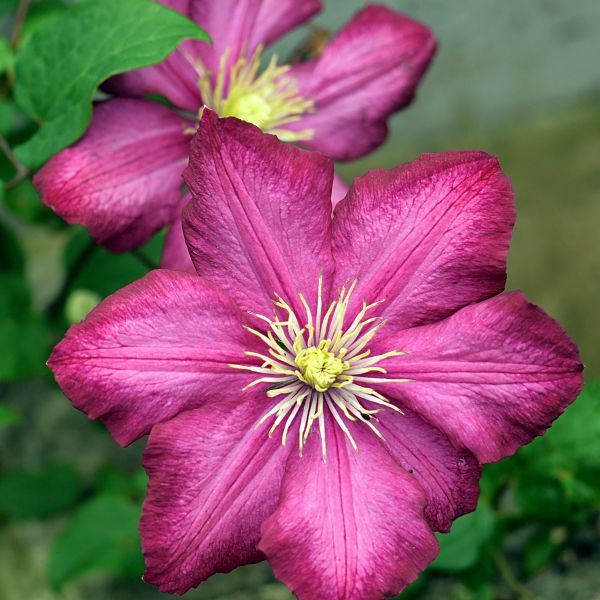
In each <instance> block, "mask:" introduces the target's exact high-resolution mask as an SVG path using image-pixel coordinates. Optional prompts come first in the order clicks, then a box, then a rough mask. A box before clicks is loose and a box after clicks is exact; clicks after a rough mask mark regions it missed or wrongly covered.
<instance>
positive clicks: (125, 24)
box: [15, 0, 209, 166]
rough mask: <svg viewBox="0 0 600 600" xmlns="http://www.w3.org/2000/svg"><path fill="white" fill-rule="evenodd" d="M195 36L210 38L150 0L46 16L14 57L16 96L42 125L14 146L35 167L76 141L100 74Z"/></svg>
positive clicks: (96, 3)
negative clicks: (18, 144)
mask: <svg viewBox="0 0 600 600" xmlns="http://www.w3.org/2000/svg"><path fill="white" fill-rule="evenodd" d="M190 38H191V39H196V40H205V41H209V37H208V35H207V34H206V32H205V31H203V30H202V29H201V28H200V27H198V26H197V25H196V24H195V23H193V22H192V21H190V20H188V19H186V18H185V17H183V16H182V15H180V14H179V13H176V12H174V11H172V10H170V9H168V8H166V7H164V6H162V5H161V4H159V3H156V2H152V1H151V0H92V1H87V2H82V3H80V4H77V5H75V6H73V7H72V8H70V9H69V10H67V11H65V12H64V13H62V14H61V15H59V16H55V17H53V18H49V19H48V20H47V21H45V22H44V23H42V24H41V25H40V26H39V27H38V28H37V29H36V30H35V31H34V32H33V34H32V35H31V38H30V39H29V41H28V43H27V44H26V45H25V47H24V48H23V49H22V50H21V52H20V53H19V54H18V56H17V60H16V89H15V97H16V99H17V102H18V104H19V105H20V106H21V108H22V109H23V110H24V111H25V112H26V113H27V114H28V115H29V116H31V117H32V118H34V119H35V120H36V121H37V122H38V123H39V124H40V129H39V130H38V132H37V133H36V134H35V135H34V136H33V137H32V138H31V139H29V140H28V141H27V142H25V143H24V144H22V145H21V146H18V147H17V148H16V149H15V153H16V154H17V156H18V157H19V159H20V160H21V161H22V162H23V163H25V164H27V165H29V166H36V165H38V164H40V163H41V162H43V161H45V160H46V159H48V158H49V157H50V156H51V155H52V154H54V153H56V152H58V151H59V150H62V149H63V148H65V147H66V146H68V145H69V144H71V143H72V142H74V141H75V140H76V139H77V138H78V137H79V136H80V135H81V134H82V133H83V131H84V130H85V128H86V126H87V124H88V123H89V121H90V118H91V111H92V104H91V103H92V97H93V95H94V92H95V90H96V88H97V87H98V85H99V84H100V83H101V82H102V81H104V80H105V79H107V78H108V77H110V76H111V75H115V74H117V73H122V72H124V71H129V70H131V69H136V68H139V67H145V66H148V65H152V64H155V63H158V62H160V61H161V60H163V59H164V58H166V57H167V56H168V55H169V54H170V53H171V52H172V51H173V50H174V49H175V48H176V47H177V46H178V45H179V43H180V42H182V41H183V40H184V39H190Z"/></svg>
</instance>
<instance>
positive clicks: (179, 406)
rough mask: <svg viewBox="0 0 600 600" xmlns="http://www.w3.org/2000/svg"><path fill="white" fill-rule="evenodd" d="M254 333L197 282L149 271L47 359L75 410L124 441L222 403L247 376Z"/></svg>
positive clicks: (77, 327)
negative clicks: (237, 366)
mask: <svg viewBox="0 0 600 600" xmlns="http://www.w3.org/2000/svg"><path fill="white" fill-rule="evenodd" d="M254 339H255V338H254V336H251V335H250V334H248V333H247V332H246V331H245V330H244V329H243V328H242V315H241V312H240V310H239V309H238V308H237V306H236V305H235V304H234V303H233V301H232V300H231V299H229V298H228V297H227V296H226V295H225V294H223V293H222V292H220V291H219V290H217V289H216V288H214V287H213V286H212V285H210V284H209V283H207V282H206V281H204V280H202V279H200V278H199V277H197V276H196V275H190V274H188V273H177V272H173V271H152V272H151V273H149V274H148V275H146V276H145V277H144V278H143V279H140V280H138V281H136V282H134V283H132V284H130V285H128V286H127V287H125V288H123V289H122V290H120V291H118V292H117V293H115V294H113V295H112V296H109V297H108V298H107V299H106V300H104V301H103V302H102V303H101V304H100V305H98V306H97V307H96V308H95V309H94V310H93V311H92V312H91V313H90V314H89V315H88V317H87V318H86V319H85V320H84V321H83V322H82V323H80V324H77V325H73V326H72V327H71V328H70V329H69V331H68V332H67V334H66V335H65V337H64V338H63V340H62V341H61V342H60V343H59V344H58V345H57V346H56V348H55V349H54V351H53V352H52V356H51V357H50V360H49V361H48V366H49V367H50V369H52V371H53V373H54V376H55V378H56V380H57V382H58V383H59V385H60V387H61V388H62V390H63V391H64V393H65V395H66V396H67V397H68V398H69V399H70V400H71V402H72V403H73V405H74V406H75V408H78V409H79V410H81V411H83V412H84V413H86V414H87V415H88V417H89V418H90V419H101V420H102V421H103V422H104V423H105V425H106V426H107V428H108V429H109V430H110V432H111V433H112V435H113V436H114V437H115V439H116V440H117V441H118V442H119V443H121V444H123V445H126V444H129V443H131V442H133V441H134V440H136V439H137V438H139V437H140V436H142V435H144V434H146V433H148V432H149V431H150V428H151V427H152V426H153V425H155V424H156V423H160V422H162V421H165V420H167V419H170V418H172V417H174V416H175V415H177V414H178V413H179V412H181V411H182V410H187V409H190V408H196V407H198V406H202V405H203V404H204V403H206V402H214V401H220V400H222V399H223V397H224V394H223V390H224V389H228V388H231V389H233V390H236V391H237V390H241V388H242V387H243V386H244V385H245V384H246V383H248V381H250V380H251V379H252V378H251V377H250V378H249V377H248V375H246V374H244V373H245V372H242V371H238V370H235V369H232V368H231V367H229V366H228V363H232V362H234V363H239V362H243V361H244V360H245V357H244V351H245V350H249V349H252V348H253V344H254Z"/></svg>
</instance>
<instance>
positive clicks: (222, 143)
mask: <svg viewBox="0 0 600 600" xmlns="http://www.w3.org/2000/svg"><path fill="white" fill-rule="evenodd" d="M332 177H333V164H332V162H331V161H330V160H329V159H327V158H326V157H324V156H322V155H320V154H318V153H316V152H308V151H306V150H301V149H299V148H296V147H294V146H292V145H291V144H286V143H284V142H280V141H279V140H278V139H277V138H276V137H275V136H272V135H267V134H264V133H262V132H261V131H260V130H259V129H258V128H256V127H254V126H253V125H250V124H249V123H245V122H243V121H240V120H238V119H233V118H229V119H219V118H217V116H216V115H215V113H214V112H212V111H209V110H205V111H204V116H203V117H202V120H201V122H200V125H199V129H198V132H197V133H196V135H195V136H194V139H193V141H192V145H191V151H190V163H189V167H188V169H187V170H186V173H185V179H186V182H187V184H188V186H189V188H190V191H191V193H192V201H191V202H190V203H189V204H188V205H187V206H186V208H185V210H184V213H183V230H184V233H185V237H186V241H187V244H188V247H189V249H190V254H191V257H192V261H193V262H194V265H195V267H196V271H197V272H198V273H199V274H200V275H202V276H204V277H206V278H208V279H210V280H211V281H214V282H215V283H217V284H218V285H219V286H221V287H222V288H224V289H225V290H227V292H228V293H229V294H230V295H231V296H232V297H234V298H235V299H236V300H237V301H238V302H239V304H240V305H241V306H242V307H243V308H245V309H249V310H253V311H257V312H263V314H268V315H270V314H271V313H272V300H273V298H274V294H275V293H278V294H280V295H281V296H283V297H284V298H286V299H287V300H288V301H289V302H292V303H294V305H295V306H296V307H297V308H298V306H297V304H298V295H297V294H298V290H300V291H302V292H304V293H305V294H307V295H309V296H310V297H312V296H313V295H314V294H315V293H316V288H317V283H318V279H319V275H320V274H321V273H323V276H324V279H325V280H327V276H328V275H329V274H330V273H331V271H332V270H333V262H332V258H331V246H330V223H331V186H332ZM298 310H299V311H300V310H302V307H301V305H300V307H299V308H298Z"/></svg>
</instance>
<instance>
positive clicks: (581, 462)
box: [518, 381, 600, 474]
mask: <svg viewBox="0 0 600 600" xmlns="http://www.w3.org/2000/svg"><path fill="white" fill-rule="evenodd" d="M599 414H600V382H598V381H591V382H589V383H587V384H586V386H585V388H584V389H583V391H582V392H581V395H580V396H579V398H577V400H575V402H574V403H573V404H572V405H571V406H569V408H567V410H566V411H565V413H564V414H563V415H562V416H561V417H560V418H559V419H558V420H557V421H556V422H555V423H554V425H552V427H551V428H550V429H549V430H548V431H547V432H546V434H545V435H543V436H542V437H539V438H537V439H536V440H534V441H533V442H532V443H531V444H529V446H526V447H525V448H523V449H522V450H521V451H520V452H519V455H518V458H519V459H520V460H521V461H524V462H525V463H526V465H527V468H528V469H529V470H532V469H535V470H537V471H538V472H540V473H544V474H547V473H555V474H561V473H567V474H568V473H572V472H573V471H576V470H581V469H584V468H587V469H599V470H600V419H598V415H599Z"/></svg>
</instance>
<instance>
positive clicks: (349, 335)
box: [229, 278, 411, 461]
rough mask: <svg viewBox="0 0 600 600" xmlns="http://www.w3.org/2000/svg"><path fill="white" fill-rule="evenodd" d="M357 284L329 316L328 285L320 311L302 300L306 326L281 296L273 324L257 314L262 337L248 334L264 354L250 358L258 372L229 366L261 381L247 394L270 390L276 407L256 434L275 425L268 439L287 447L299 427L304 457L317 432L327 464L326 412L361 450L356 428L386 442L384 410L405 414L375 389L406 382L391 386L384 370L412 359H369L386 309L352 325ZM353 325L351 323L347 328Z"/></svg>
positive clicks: (362, 314) (366, 313)
mask: <svg viewBox="0 0 600 600" xmlns="http://www.w3.org/2000/svg"><path fill="white" fill-rule="evenodd" d="M355 286H356V281H355V282H354V283H353V284H352V285H350V286H349V287H344V288H342V289H341V290H340V293H339V296H338V298H337V300H335V301H334V302H332V303H331V305H330V306H329V308H328V309H327V310H326V311H323V308H324V307H323V302H322V287H323V286H322V279H321V278H319V284H318V291H317V302H316V310H315V311H313V310H311V308H310V306H309V304H308V302H307V301H306V298H305V297H304V296H303V295H302V294H299V298H300V301H301V304H302V306H303V307H304V312H305V314H303V315H302V316H301V318H302V320H300V318H299V317H298V316H296V314H295V312H294V310H293V309H292V308H291V307H290V305H289V304H288V303H287V302H286V301H285V300H284V299H283V298H281V297H280V296H276V299H275V302H274V304H275V309H274V314H273V317H272V318H270V317H267V316H264V315H259V314H256V313H251V314H252V315H253V316H254V317H255V318H257V319H259V320H260V321H262V322H264V323H265V324H266V327H265V328H264V330H259V329H253V328H247V329H248V331H250V332H251V333H252V334H254V335H255V336H257V337H258V338H259V339H260V340H261V342H263V343H264V345H265V352H264V353H260V352H246V355H247V356H250V357H253V358H256V359H258V360H259V361H260V365H258V364H257V365H241V364H231V365H229V366H230V367H232V368H234V369H243V370H246V371H251V372H253V373H256V374H257V375H258V377H257V378H256V379H255V380H254V381H252V382H251V383H250V384H248V385H247V386H246V387H247V388H250V387H254V386H258V385H263V386H264V392H265V395H266V397H267V398H270V399H273V400H274V404H273V406H272V407H271V409H270V410H268V411H267V412H266V413H265V414H264V415H263V416H262V417H261V419H260V420H259V422H258V423H257V426H261V425H263V424H264V423H265V422H267V421H270V429H269V437H271V436H272V435H273V434H274V433H275V431H276V430H278V429H279V430H280V431H281V443H282V445H284V446H285V444H286V441H287V439H288V432H289V430H290V428H291V427H292V425H293V424H294V423H296V422H297V423H299V426H298V451H299V454H300V456H302V450H303V448H304V446H305V444H306V442H307V440H308V436H309V435H310V433H311V431H312V430H313V427H315V429H316V430H317V431H318V433H319V435H320V437H321V447H322V454H323V460H324V461H325V460H326V457H327V443H326V431H325V426H326V419H325V414H326V412H325V411H328V412H329V413H330V414H331V417H332V422H333V423H335V425H336V426H338V427H339V428H340V429H341V430H342V431H343V432H344V434H345V435H346V436H347V438H348V440H349V441H350V443H351V445H352V446H353V447H354V449H355V450H356V449H358V447H357V445H356V442H355V440H354V437H353V436H352V433H351V431H350V429H349V428H348V423H349V422H357V423H360V424H362V425H364V426H366V427H369V428H370V429H371V431H372V432H373V433H374V434H375V435H377V436H378V437H380V438H382V437H383V436H382V434H381V432H380V431H379V429H378V428H377V425H376V423H377V415H378V414H379V413H380V412H381V411H383V410H391V411H395V412H399V413H402V411H401V410H400V409H399V408H398V407H397V406H396V405H394V404H392V403H391V402H389V401H388V400H387V399H386V398H385V397H384V396H383V395H382V394H380V393H379V392H377V391H376V390H375V389H373V388H372V387H371V386H372V385H373V384H377V383H383V382H392V381H394V382H408V381H411V380H409V379H391V378H388V377H386V374H387V372H386V370H385V369H384V368H383V367H382V366H380V365H379V363H380V362H381V361H383V360H385V359H386V358H390V357H393V356H402V355H403V354H406V353H405V352H401V351H399V350H392V351H390V352H386V353H383V354H378V355H371V351H370V349H369V348H368V346H369V344H370V342H371V340H372V339H373V338H374V336H375V335H376V334H377V332H378V331H379V330H380V329H381V328H382V327H383V326H384V325H385V321H384V320H383V319H381V318H379V317H373V316H370V314H372V311H373V309H375V307H377V306H379V305H380V304H381V303H382V302H381V301H380V302H374V303H372V304H367V303H366V302H364V301H363V304H362V309H361V310H360V311H359V312H358V314H357V315H356V316H355V317H354V318H353V319H352V320H349V319H347V312H348V306H349V302H350V297H351V295H352V293H353V291H354V288H355ZM347 321H350V322H347Z"/></svg>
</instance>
